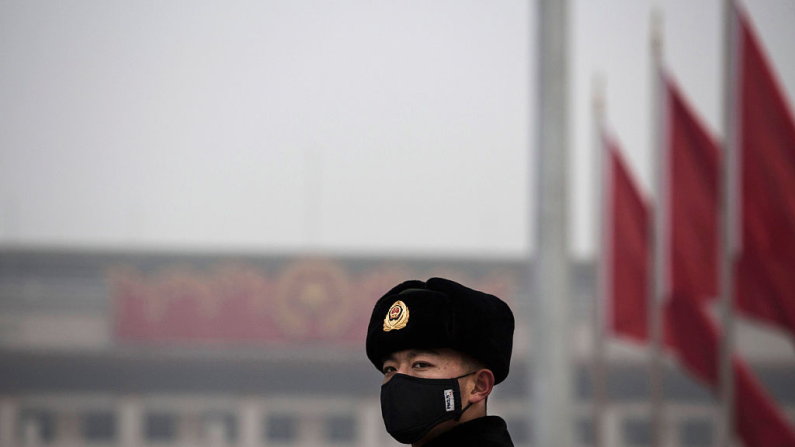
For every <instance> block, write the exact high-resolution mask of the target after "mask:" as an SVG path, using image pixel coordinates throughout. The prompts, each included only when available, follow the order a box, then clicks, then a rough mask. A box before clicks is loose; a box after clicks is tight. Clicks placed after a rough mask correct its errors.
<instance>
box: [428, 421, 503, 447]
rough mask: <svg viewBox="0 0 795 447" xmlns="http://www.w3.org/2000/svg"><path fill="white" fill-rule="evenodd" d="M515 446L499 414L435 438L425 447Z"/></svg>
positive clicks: (469, 422)
mask: <svg viewBox="0 0 795 447" xmlns="http://www.w3.org/2000/svg"><path fill="white" fill-rule="evenodd" d="M448 446H450V447H513V442H512V441H511V435H509V434H508V427H507V426H506V425H505V421H504V420H503V419H502V418H501V417H499V416H484V417H481V418H477V419H473V420H471V421H468V422H465V423H463V424H461V425H456V426H455V427H453V429H451V430H450V431H447V432H444V433H442V434H441V435H439V436H438V437H436V438H434V439H433V440H431V441H430V442H428V443H427V444H425V447H448Z"/></svg>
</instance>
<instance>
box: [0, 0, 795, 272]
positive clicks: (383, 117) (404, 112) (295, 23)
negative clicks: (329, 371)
mask: <svg viewBox="0 0 795 447" xmlns="http://www.w3.org/2000/svg"><path fill="white" fill-rule="evenodd" d="M659 3H660V5H661V8H662V9H663V10H664V11H663V14H664V21H665V55H666V61H667V63H668V65H669V66H670V68H671V70H672V72H673V73H674V74H675V76H676V77H677V78H679V80H680V83H681V84H682V87H683V89H684V91H685V92H686V93H687V94H688V95H689V96H690V97H691V99H692V101H693V103H694V105H695V107H696V109H697V110H699V111H700V112H701V113H703V114H704V116H705V119H706V122H707V123H708V124H709V125H710V126H711V127H712V129H713V130H714V131H715V132H718V131H719V130H720V126H719V122H720V119H719V113H718V112H719V97H718V94H719V92H720V91H721V90H720V88H721V87H720V82H721V75H720V71H719V68H720V66H719V64H720V58H721V43H720V36H721V34H720V33H721V29H720V28H721V22H720V14H719V8H718V6H719V1H717V0H711V1H686V0H679V1H665V2H659ZM651 5H652V2H648V1H637V0H620V1H619V0H610V1H607V0H600V1H594V0H576V1H572V2H571V20H570V24H571V29H570V36H571V41H570V47H571V53H570V55H569V56H570V57H569V59H570V61H571V63H570V68H571V70H570V74H569V76H570V80H571V81H570V86H571V90H570V92H571V96H570V100H569V103H570V110H569V113H570V116H571V118H572V121H571V129H570V130H571V138H570V141H571V145H572V152H571V158H572V161H571V166H572V171H571V172H572V173H571V185H572V194H573V201H572V202H571V209H572V223H571V226H570V227H571V230H572V238H571V240H572V248H573V250H574V253H575V254H577V255H578V256H585V255H588V254H589V253H590V251H591V250H592V238H591V236H590V231H591V222H592V220H593V213H594V211H595V210H594V208H593V206H592V201H593V190H594V188H593V185H592V183H593V181H594V179H593V177H592V175H591V174H592V173H591V167H590V163H591V154H590V151H591V147H590V144H591V143H590V141H591V128H590V119H591V118H590V84H591V78H592V75H593V73H594V72H596V71H600V72H602V73H603V74H604V76H605V77H606V79H607V84H608V105H607V107H608V120H609V122H610V125H611V127H612V128H613V129H614V130H615V133H616V134H617V135H618V137H619V138H620V139H621V141H622V143H623V144H624V146H625V148H626V149H627V153H628V158H629V160H630V162H631V163H632V165H633V168H634V169H635V171H636V173H637V175H638V176H639V178H640V179H641V181H642V182H644V185H647V184H648V181H647V179H648V178H649V177H650V167H649V163H648V160H649V157H648V152H649V138H648V129H649V117H648V115H649V108H650V105H649V103H648V101H649V89H648V85H649V82H650V74H649V60H648V22H649V20H648V18H649V11H650V8H651ZM534 9H535V3H534V2H526V1H501V2H493V1H480V2H475V1H460V0H450V1H439V2H427V1H400V2H368V1H363V0H362V1H354V0H344V1H338V2H317V1H314V2H309V1H294V0H290V1H278V2H277V1H271V2H210V1H192V2H122V1H109V2H88V1H75V2H69V3H68V4H67V3H63V2H55V1H37V2H28V1H2V2H0V61H2V69H0V150H1V151H2V152H1V153H0V190H1V191H2V196H0V200H2V202H0V206H2V208H0V243H2V244H6V245H7V244H39V245H41V244H44V245H49V244H57V245H70V246H78V247H131V248H169V249H174V248H189V249H200V250H201V249H210V250H216V249H220V250H232V251H236V250H245V251H305V250H322V251H330V252H366V253H380V252H387V253H428V252H433V253H447V254H450V253H453V254H485V255H510V256H518V255H522V254H525V253H527V251H528V250H530V249H531V245H532V244H531V241H530V238H529V236H528V235H529V234H530V231H531V230H530V226H531V224H532V221H533V219H532V218H531V217H529V216H531V214H530V211H529V210H530V209H531V208H532V206H533V203H534V200H533V198H532V195H531V194H530V188H531V185H532V181H533V179H532V177H531V176H530V175H528V174H529V172H531V166H532V164H533V157H532V155H531V151H532V150H533V149H534V148H533V146H534V143H535V129H534V124H533V123H534V121H535V118H536V117H535V113H534V109H535V89H536V87H535V66H534V63H535V62H534V60H535V59H534V58H535V37H536V32H535V24H534V17H535V11H534ZM748 9H749V12H750V15H751V17H752V19H753V20H754V22H755V24H756V26H757V28H758V30H759V32H760V34H761V37H762V40H763V42H764V43H765V45H766V46H767V49H768V50H769V52H770V54H771V56H772V59H773V61H774V64H775V66H776V69H777V70H778V71H779V75H780V77H781V80H782V81H783V83H784V85H785V87H786V89H787V92H788V94H789V96H790V98H795V54H793V53H795V52H793V51H792V49H791V42H795V27H792V26H791V24H792V23H795V3H793V2H791V1H788V0H766V1H757V2H752V3H750V4H748Z"/></svg>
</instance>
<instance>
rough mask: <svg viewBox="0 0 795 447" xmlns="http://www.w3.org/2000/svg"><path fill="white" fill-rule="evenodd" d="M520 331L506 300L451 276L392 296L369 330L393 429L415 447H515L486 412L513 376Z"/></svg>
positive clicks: (403, 287)
mask: <svg viewBox="0 0 795 447" xmlns="http://www.w3.org/2000/svg"><path fill="white" fill-rule="evenodd" d="M513 330H514V318H513V313H512V312H511V309H510V308H509V307H508V305H507V304H505V303H504V302H503V301H502V300H500V299H499V298H497V297H496V296H493V295H489V294H486V293H483V292H479V291H477V290H473V289H470V288H468V287H464V286H463V285H461V284H458V283H456V282H453V281H450V280H447V279H442V278H431V279H429V280H428V281H427V282H422V281H406V282H404V283H402V284H400V285H398V286H396V287H395V288H393V289H392V290H390V291H389V292H387V293H386V295H384V296H383V297H381V299H379V300H378V302H376V304H375V308H374V309H373V313H372V316H371V317H370V324H369V326H368V329H367V357H368V358H369V359H370V361H371V362H372V363H373V365H375V367H376V368H377V369H378V370H379V371H381V372H382V373H383V374H384V383H383V385H381V414H382V416H383V417H384V424H385V425H386V430H387V432H389V434H390V435H392V437H393V438H395V439H396V440H397V441H398V442H401V443H403V444H411V445H412V446H414V447H420V446H423V447H444V446H455V447H467V446H473V447H474V446H477V447H503V446H513V442H512V441H511V437H510V435H509V434H508V430H507V428H506V425H505V421H504V420H503V419H502V418H500V417H497V416H487V415H486V402H487V400H488V396H489V394H491V391H492V389H493V388H494V385H496V384H498V383H500V382H502V381H503V380H505V378H506V377H507V376H508V369H509V367H510V364H511V350H512V346H513Z"/></svg>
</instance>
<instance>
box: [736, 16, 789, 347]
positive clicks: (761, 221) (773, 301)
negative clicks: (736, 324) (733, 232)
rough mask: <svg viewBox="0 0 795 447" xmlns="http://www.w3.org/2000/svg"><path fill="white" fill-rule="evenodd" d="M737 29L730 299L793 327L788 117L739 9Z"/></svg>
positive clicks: (753, 312) (751, 311)
mask: <svg viewBox="0 0 795 447" xmlns="http://www.w3.org/2000/svg"><path fill="white" fill-rule="evenodd" d="M739 28H740V36H741V39H740V45H741V50H742V51H741V56H740V70H741V73H740V85H739V88H740V121H739V122H740V126H741V127H740V139H739V150H740V153H741V155H740V160H741V173H742V174H741V177H742V179H741V201H742V202H741V203H742V233H741V234H742V253H741V256H740V260H739V263H738V266H737V286H736V290H737V305H738V306H739V308H740V309H741V310H742V311H744V312H745V313H747V314H750V315H753V316H755V317H757V318H760V319H762V320H765V321H767V322H770V323H773V324H775V325H778V326H779V327H782V328H784V329H787V330H789V331H792V332H795V274H793V272H794V271H795V120H794V119H793V115H792V112H791V111H790V109H789V108H788V106H787V102H786V100H785V99H784V94H783V90H782V89H781V87H780V86H779V84H778V82H777V80H776V77H775V74H774V72H773V69H772V68H771V65H770V63H769V62H768V59H767V57H766V56H765V54H764V52H763V50H762V47H761V45H760V43H759V40H758V39H757V37H756V35H755V34H754V32H753V31H752V29H751V25H750V23H749V22H748V20H747V19H746V18H745V17H743V16H741V18H740V27H739Z"/></svg>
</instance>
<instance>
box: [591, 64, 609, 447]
mask: <svg viewBox="0 0 795 447" xmlns="http://www.w3.org/2000/svg"><path fill="white" fill-rule="evenodd" d="M604 90H605V88H604V79H603V78H602V77H601V76H596V77H594V80H593V92H592V94H593V126H594V127H593V143H592V144H593V147H594V154H593V155H594V166H595V168H594V176H595V181H596V182H597V185H598V186H597V191H598V195H599V196H598V200H597V207H598V208H597V211H596V216H597V218H596V225H595V226H596V251H595V253H596V258H597V262H596V274H597V281H596V290H595V292H594V302H593V331H594V333H593V340H594V351H593V369H592V383H593V391H592V392H593V436H594V447H602V446H603V445H604V442H603V441H602V437H603V434H602V432H603V430H602V426H603V424H604V414H605V409H606V406H607V390H606V385H605V375H606V374H605V373H606V364H605V363H606V362H605V343H606V340H605V337H606V317H607V312H606V310H607V306H606V304H607V299H608V297H609V296H610V294H609V292H608V290H607V288H608V276H607V275H608V268H609V267H608V265H607V262H608V256H607V250H608V249H609V248H608V247H607V238H606V231H608V229H607V225H606V223H607V219H608V216H609V213H610V210H609V209H608V208H607V204H608V202H607V201H608V199H607V192H608V188H607V183H606V182H608V181H609V180H610V178H611V177H610V175H608V172H609V171H608V169H609V168H608V165H609V161H608V158H607V147H606V144H605V141H604V115H605V98H604V97H605V94H604Z"/></svg>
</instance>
